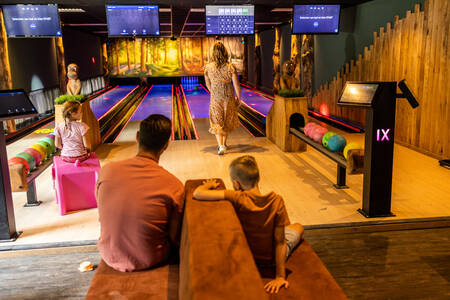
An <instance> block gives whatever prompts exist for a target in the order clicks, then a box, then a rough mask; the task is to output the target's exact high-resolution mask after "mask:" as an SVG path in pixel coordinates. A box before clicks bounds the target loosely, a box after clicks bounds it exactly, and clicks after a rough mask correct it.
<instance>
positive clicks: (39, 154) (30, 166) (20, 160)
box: [8, 133, 56, 174]
mask: <svg viewBox="0 0 450 300" xmlns="http://www.w3.org/2000/svg"><path fill="white" fill-rule="evenodd" d="M55 152H56V147H55V135H54V133H51V134H49V135H47V136H46V137H45V138H42V139H40V140H39V141H38V142H37V143H36V144H34V145H32V146H31V147H30V148H27V149H25V150H24V151H23V152H20V153H19V154H17V155H16V156H14V157H12V158H10V159H9V160H8V165H15V164H22V165H24V166H25V170H26V173H27V174H29V173H30V172H31V171H33V170H34V169H35V168H37V167H38V166H39V164H40V163H41V162H43V161H45V160H47V159H49V158H51V157H52V156H53V154H54V153H55Z"/></svg>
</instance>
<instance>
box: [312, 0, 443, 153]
mask: <svg viewBox="0 0 450 300" xmlns="http://www.w3.org/2000/svg"><path fill="white" fill-rule="evenodd" d="M449 35H450V1H448V0H426V2H425V9H424V11H420V5H419V4H416V5H415V9H414V12H411V11H408V12H407V13H406V17H405V18H404V19H400V18H399V17H398V16H396V17H395V21H394V26H392V25H391V23H387V25H386V28H384V27H381V28H380V31H379V33H378V32H374V38H373V40H374V43H373V45H370V47H365V48H364V53H363V55H361V54H360V55H359V56H358V59H357V60H356V62H355V61H354V60H352V61H350V63H346V64H345V66H344V67H343V68H342V69H341V70H340V71H339V72H338V73H337V74H336V76H335V77H333V80H332V81H331V82H327V83H325V84H324V85H322V86H321V87H320V89H319V90H318V91H317V92H316V93H315V95H314V96H313V99H312V106H313V107H314V109H316V110H320V108H321V106H322V108H323V106H326V108H327V109H328V110H329V113H330V114H331V115H334V116H337V117H340V118H342V119H345V120H348V121H352V122H356V123H359V124H362V125H364V122H365V112H364V111H362V110H359V109H351V108H343V107H339V106H337V105H336V103H337V99H338V98H339V96H340V92H341V91H342V88H343V86H344V83H345V82H346V81H348V80H350V81H351V80H354V81H400V80H401V79H406V81H407V82H408V86H409V88H410V89H411V90H412V91H413V93H414V94H415V95H416V97H417V99H418V101H419V103H420V106H419V107H418V108H417V109H415V110H413V109H411V107H410V106H409V104H408V103H407V102H406V101H404V100H398V103H397V111H396V128H395V134H396V137H395V138H396V141H397V142H399V143H400V144H403V145H405V146H408V147H411V148H414V149H416V150H418V151H421V152H423V153H426V154H429V155H432V156H435V157H439V158H441V157H449V156H450V130H449V128H450V105H449V102H450V47H449Z"/></svg>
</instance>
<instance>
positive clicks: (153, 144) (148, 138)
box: [139, 114, 172, 153]
mask: <svg viewBox="0 0 450 300" xmlns="http://www.w3.org/2000/svg"><path fill="white" fill-rule="evenodd" d="M171 133H172V124H171V123H170V120H169V119H168V118H166V117H165V116H163V115H157V114H155V115H150V116H148V117H147V118H146V119H145V120H143V121H142V122H141V124H140V126H139V147H141V148H143V149H144V150H147V151H151V152H154V153H157V152H159V151H161V150H162V148H163V147H164V145H165V144H166V143H167V141H168V140H169V138H170V135H171Z"/></svg>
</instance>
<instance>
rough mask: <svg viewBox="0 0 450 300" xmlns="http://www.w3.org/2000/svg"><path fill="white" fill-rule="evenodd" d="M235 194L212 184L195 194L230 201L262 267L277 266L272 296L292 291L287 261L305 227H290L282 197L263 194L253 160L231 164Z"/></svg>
mask: <svg viewBox="0 0 450 300" xmlns="http://www.w3.org/2000/svg"><path fill="white" fill-rule="evenodd" d="M230 177H231V181H232V182H233V188H234V189H235V190H234V191H233V190H214V189H215V188H217V186H218V183H217V182H216V181H215V180H208V181H206V182H205V183H204V184H203V185H201V186H199V187H198V188H197V189H196V190H195V191H194V195H193V196H194V198H195V199H198V200H223V199H225V200H229V201H230V202H231V203H232V204H233V207H234V209H235V210H236V214H237V216H238V218H239V221H240V222H241V225H242V229H243V230H244V233H245V236H246V238H247V242H248V245H249V247H250V250H251V251H252V254H253V257H254V259H255V261H256V264H258V265H272V264H273V263H275V269H276V278H275V279H274V280H272V281H270V282H268V283H267V284H266V285H265V287H264V288H265V290H266V291H267V292H269V293H278V291H279V290H280V288H282V287H283V286H285V287H286V288H287V287H288V285H289V283H288V282H287V280H286V270H285V261H286V259H287V258H288V257H289V255H290V254H291V253H292V251H293V250H294V248H295V247H296V246H297V245H298V244H299V243H300V241H301V239H302V236H303V226H302V225H301V224H299V223H295V224H290V221H289V217H288V214H287V211H286V207H285V206H284V201H283V198H281V196H279V195H277V194H276V193H274V192H270V193H268V194H265V195H263V194H261V192H260V191H259V187H258V182H259V170H258V165H257V164H256V160H255V158H254V157H253V156H250V155H245V156H241V157H238V158H236V159H235V160H233V161H232V162H231V164H230Z"/></svg>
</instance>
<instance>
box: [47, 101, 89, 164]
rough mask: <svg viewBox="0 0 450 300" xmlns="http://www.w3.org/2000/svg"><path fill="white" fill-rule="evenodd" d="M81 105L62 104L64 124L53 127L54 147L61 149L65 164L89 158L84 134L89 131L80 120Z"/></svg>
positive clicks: (75, 102)
mask: <svg viewBox="0 0 450 300" xmlns="http://www.w3.org/2000/svg"><path fill="white" fill-rule="evenodd" d="M81 116H82V112H81V104H80V103H79V102H78V101H67V102H66V103H64V108H63V117H64V123H62V122H61V123H59V124H57V125H56V126H55V145H56V147H58V148H60V149H62V150H61V157H62V159H63V160H64V161H66V162H76V161H77V160H78V161H80V162H81V161H83V160H86V159H87V158H89V152H90V149H89V145H88V140H87V139H86V133H87V131H88V130H89V126H87V125H86V124H85V123H83V122H79V121H80V120H81Z"/></svg>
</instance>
